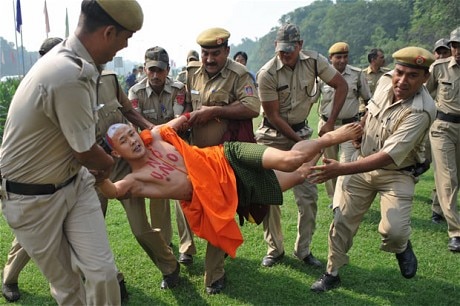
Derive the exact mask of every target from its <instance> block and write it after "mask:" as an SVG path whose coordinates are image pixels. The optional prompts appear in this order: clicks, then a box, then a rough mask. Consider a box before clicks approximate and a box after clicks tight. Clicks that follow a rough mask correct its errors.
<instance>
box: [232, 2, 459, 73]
mask: <svg viewBox="0 0 460 306" xmlns="http://www.w3.org/2000/svg"><path fill="white" fill-rule="evenodd" d="M458 16H460V5H458V1H456V0H439V1H432V0H374V1H370V0H337V1H335V2H334V1H331V0H317V1H315V2H313V3H311V4H310V5H308V6H304V7H299V8H298V9H296V10H294V11H292V12H290V13H288V14H285V15H283V16H281V18H280V19H279V21H278V22H279V25H281V24H284V23H287V22H291V23H294V24H297V25H298V26H299V27H300V32H301V36H302V39H303V41H304V44H303V48H304V49H307V50H316V51H318V52H320V53H321V54H323V55H325V56H327V55H328V49H329V47H330V46H331V45H332V44H333V43H335V42H337V41H345V42H347V43H348V44H349V45H350V56H349V60H350V64H351V65H355V66H359V67H366V66H367V65H368V62H367V53H368V52H369V50H370V49H372V48H381V49H383V51H384V52H385V54H387V55H388V56H387V59H388V60H387V64H391V63H390V62H391V54H392V53H393V52H395V51H396V50H398V49H400V48H402V47H406V46H408V45H416V46H420V47H424V48H426V49H428V50H431V49H432V47H433V45H434V43H435V42H436V40H438V39H439V38H443V37H444V38H445V37H449V33H450V32H451V31H452V30H453V29H454V28H455V27H457V26H458V25H459V24H458V20H459V17H458ZM279 25H278V26H277V27H274V28H272V30H271V31H270V32H269V33H267V34H266V35H265V36H264V37H261V38H259V39H258V40H257V41H256V42H255V43H256V44H257V45H256V47H254V48H253V49H252V50H250V51H247V53H248V56H249V61H248V68H249V70H252V71H258V70H259V69H260V67H262V66H263V64H265V63H266V62H267V61H268V60H269V59H270V58H272V57H273V56H274V40H275V37H276V31H277V29H278V28H279ZM244 43H245V44H247V43H248V42H247V41H245V42H244ZM235 48H236V49H239V46H236V47H235Z"/></svg>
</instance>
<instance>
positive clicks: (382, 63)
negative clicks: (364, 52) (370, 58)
mask: <svg viewBox="0 0 460 306" xmlns="http://www.w3.org/2000/svg"><path fill="white" fill-rule="evenodd" d="M375 64H376V65H377V67H379V68H381V67H383V66H385V55H384V54H383V53H382V52H380V51H378V52H377V58H376V59H375Z"/></svg>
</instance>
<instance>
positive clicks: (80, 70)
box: [0, 36, 120, 305]
mask: <svg viewBox="0 0 460 306" xmlns="http://www.w3.org/2000/svg"><path fill="white" fill-rule="evenodd" d="M92 63H93V60H92V58H91V57H90V55H89V54H88V52H87V51H86V49H85V48H84V46H83V45H82V44H81V42H80V41H79V40H78V38H77V37H76V36H71V37H70V38H69V39H68V40H66V41H65V42H64V44H63V45H58V46H56V47H55V48H53V49H52V50H51V51H50V52H49V53H48V54H47V55H45V56H44V57H43V58H42V59H40V61H38V62H37V63H36V64H35V65H34V66H33V67H32V69H31V70H30V71H29V73H28V74H27V75H26V76H25V78H24V80H23V81H22V82H21V84H20V86H19V87H18V90H17V91H16V94H15V96H14V98H13V101H12V103H11V106H10V112H9V116H8V119H7V122H6V125H5V133H4V138H3V144H2V153H1V159H0V160H1V161H0V163H1V164H0V167H1V173H2V176H3V181H2V189H3V190H4V194H3V199H2V212H3V214H4V216H5V218H6V220H7V222H8V224H9V226H10V227H11V228H12V230H13V232H14V235H15V237H16V238H17V240H18V242H19V243H20V245H21V246H22V247H23V248H24V249H25V250H26V251H27V253H28V254H29V255H30V256H31V258H33V260H34V261H35V262H36V263H37V265H38V266H39V268H40V270H41V272H42V273H43V274H44V275H45V277H46V278H47V279H48V281H49V282H50V287H51V294H52V295H53V297H54V299H55V300H56V301H57V303H58V304H60V305H68V304H77V305H78V304H80V305H81V304H92V305H104V304H113V305H118V304H120V289H119V285H118V281H117V269H116V267H115V262H114V258H113V254H112V252H111V250H110V246H109V243H108V237H107V232H106V228H105V223H104V218H103V215H102V211H101V208H100V203H99V200H98V197H97V193H96V191H95V188H94V183H95V180H94V177H93V176H92V175H91V174H90V173H89V171H88V170H87V169H86V168H84V167H82V166H81V165H80V164H79V162H78V161H77V160H76V159H75V158H74V154H73V152H74V151H76V152H85V151H88V150H90V148H91V147H92V146H93V145H94V143H95V142H96V138H95V135H96V133H95V131H96V129H95V128H96V122H97V108H98V107H97V104H96V101H97V99H96V84H97V78H98V75H99V73H98V70H97V68H96V67H95V66H94V65H93V64H92ZM69 179H70V180H69ZM7 181H12V182H18V183H28V184H55V185H59V184H62V183H63V182H66V183H67V185H65V186H63V187H62V188H60V189H58V190H57V191H55V192H54V193H52V194H44V195H21V194H16V193H12V192H8V189H7V188H6V186H7ZM82 277H84V279H85V280H86V281H85V282H84V283H82V282H81V279H82Z"/></svg>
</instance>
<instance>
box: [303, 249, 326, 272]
mask: <svg viewBox="0 0 460 306" xmlns="http://www.w3.org/2000/svg"><path fill="white" fill-rule="evenodd" d="M302 261H303V262H304V263H306V264H307V265H308V266H312V267H316V268H319V267H322V266H323V264H322V263H321V261H319V260H318V259H317V258H316V257H315V256H313V254H312V253H311V252H310V254H308V256H307V257H305V258H304V259H302Z"/></svg>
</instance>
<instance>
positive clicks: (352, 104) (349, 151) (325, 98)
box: [318, 42, 371, 208]
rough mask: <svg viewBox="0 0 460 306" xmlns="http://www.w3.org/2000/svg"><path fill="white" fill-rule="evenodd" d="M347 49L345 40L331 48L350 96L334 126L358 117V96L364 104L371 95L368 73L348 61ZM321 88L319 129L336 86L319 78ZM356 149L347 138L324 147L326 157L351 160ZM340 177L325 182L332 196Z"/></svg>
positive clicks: (327, 116) (327, 117) (342, 160)
mask: <svg viewBox="0 0 460 306" xmlns="http://www.w3.org/2000/svg"><path fill="white" fill-rule="evenodd" d="M348 52H349V46H348V44H347V43H346V42H337V43H335V44H333V45H332V46H331V47H330V48H329V60H330V62H331V64H332V66H334V68H335V69H336V70H337V71H338V72H340V74H341V75H342V76H343V78H344V79H345V81H347V84H348V92H347V97H346V99H345V103H344V104H343V106H342V109H341V110H340V113H339V115H338V116H337V120H336V121H335V128H337V127H339V126H341V125H343V124H347V123H351V122H356V121H358V120H359V103H360V102H359V99H361V100H362V101H363V102H364V103H365V104H367V101H369V99H370V98H371V92H370V90H369V86H368V84H367V80H366V77H365V74H364V73H363V72H362V71H361V69H360V68H357V67H353V66H351V65H348ZM320 84H321V85H320V89H321V100H320V105H319V115H320V120H319V122H318V130H321V127H322V126H323V125H324V124H325V123H326V122H327V120H328V119H329V116H330V113H331V110H332V101H333V99H334V93H335V90H334V88H332V87H331V86H329V85H327V83H325V82H324V81H321V82H320ZM339 148H340V159H338V158H339ZM355 151H356V149H355V147H354V146H353V143H352V142H351V141H347V142H344V143H341V144H340V145H336V146H332V147H328V148H326V149H324V157H326V158H331V159H335V160H340V162H347V161H350V160H351V156H352V155H353V153H354V152H355ZM341 179H342V178H341V177H339V178H338V179H332V180H329V181H327V182H326V183H325V185H326V191H327V194H328V196H329V198H330V199H333V197H334V190H337V192H340V181H341ZM336 180H338V181H339V182H338V184H337V185H338V187H337V188H338V189H336ZM337 206H338V203H336V201H333V208H335V207H337Z"/></svg>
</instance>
